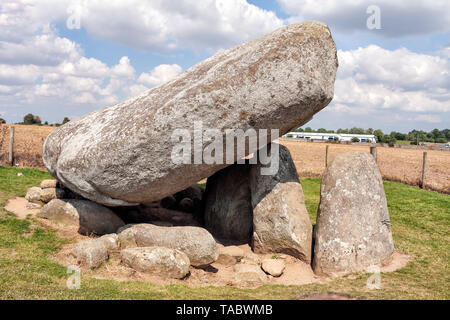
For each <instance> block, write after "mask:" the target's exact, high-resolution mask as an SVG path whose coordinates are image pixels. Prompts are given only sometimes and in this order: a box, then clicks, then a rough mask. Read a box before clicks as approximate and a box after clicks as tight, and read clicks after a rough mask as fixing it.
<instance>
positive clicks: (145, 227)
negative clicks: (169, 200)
mask: <svg viewBox="0 0 450 320" xmlns="http://www.w3.org/2000/svg"><path fill="white" fill-rule="evenodd" d="M118 235H119V240H120V244H121V247H122V248H127V247H151V246H157V247H167V248H171V249H177V250H180V251H182V252H184V253H185V254H186V255H187V256H188V257H189V260H190V262H191V265H193V266H196V267H202V266H206V265H209V264H211V263H213V262H215V261H216V260H217V258H218V257H219V249H218V247H217V244H216V241H215V240H214V238H213V236H212V235H211V234H210V233H209V232H208V231H207V230H206V229H203V228H200V227H190V226H186V227H160V226H155V225H152V224H144V223H142V224H136V225H132V226H129V227H127V228H122V229H120V230H119V232H118Z"/></svg>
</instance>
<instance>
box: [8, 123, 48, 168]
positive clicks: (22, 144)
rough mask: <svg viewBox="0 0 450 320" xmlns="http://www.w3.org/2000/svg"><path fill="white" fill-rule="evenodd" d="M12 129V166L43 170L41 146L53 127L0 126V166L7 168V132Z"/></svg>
mask: <svg viewBox="0 0 450 320" xmlns="http://www.w3.org/2000/svg"><path fill="white" fill-rule="evenodd" d="M11 126H13V127H14V130H15V132H14V164H15V165H18V166H20V167H31V168H44V164H43V162H42V146H43V144H44V141H45V138H46V137H47V136H48V135H49V134H50V132H52V131H53V130H54V129H55V127H50V126H30V125H18V124H15V125H0V165H2V166H7V165H9V164H8V154H9V151H8V150H9V132H10V127H11Z"/></svg>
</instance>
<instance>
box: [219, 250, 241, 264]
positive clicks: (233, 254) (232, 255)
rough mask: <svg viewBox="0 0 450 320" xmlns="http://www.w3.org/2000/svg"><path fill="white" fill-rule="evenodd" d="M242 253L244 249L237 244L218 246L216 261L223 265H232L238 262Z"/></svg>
mask: <svg viewBox="0 0 450 320" xmlns="http://www.w3.org/2000/svg"><path fill="white" fill-rule="evenodd" d="M244 255H245V253H244V250H242V249H241V248H239V247H237V246H227V247H219V258H218V259H217V261H216V262H217V263H219V264H222V265H225V266H232V265H235V264H236V263H238V262H240V261H241V260H242V258H243V257H244Z"/></svg>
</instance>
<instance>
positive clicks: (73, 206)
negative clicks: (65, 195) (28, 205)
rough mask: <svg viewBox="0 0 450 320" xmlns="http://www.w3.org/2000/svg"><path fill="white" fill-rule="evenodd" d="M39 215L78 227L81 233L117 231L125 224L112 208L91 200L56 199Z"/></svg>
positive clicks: (100, 233)
mask: <svg viewBox="0 0 450 320" xmlns="http://www.w3.org/2000/svg"><path fill="white" fill-rule="evenodd" d="M38 216H39V217H41V218H45V219H49V220H52V221H55V222H57V223H60V224H62V225H67V226H75V227H78V228H79V230H78V232H79V233H81V234H87V235H89V234H91V233H94V234H98V235H103V234H108V233H115V232H116V231H117V229H119V228H120V227H122V226H123V225H124V223H123V221H122V219H120V218H119V217H118V216H117V215H116V214H115V213H114V212H112V211H111V210H110V209H108V208H106V207H104V206H102V205H100V204H98V203H95V202H92V201H89V200H76V199H65V200H62V199H54V200H52V201H50V202H49V203H47V204H46V205H45V206H43V207H42V209H41V211H40V212H39V213H38Z"/></svg>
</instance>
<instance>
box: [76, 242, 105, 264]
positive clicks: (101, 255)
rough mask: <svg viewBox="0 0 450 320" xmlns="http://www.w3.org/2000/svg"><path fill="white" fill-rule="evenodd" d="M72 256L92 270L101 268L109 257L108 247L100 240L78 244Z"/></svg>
mask: <svg viewBox="0 0 450 320" xmlns="http://www.w3.org/2000/svg"><path fill="white" fill-rule="evenodd" d="M72 255H73V256H74V257H76V258H77V261H78V263H80V264H82V265H86V266H87V267H89V268H91V269H95V268H98V267H100V265H101V264H102V263H103V262H104V261H106V260H107V259H108V257H109V254H108V247H107V246H106V245H105V243H104V242H103V241H99V240H98V239H93V240H86V241H81V242H78V243H77V244H76V245H75V246H74V247H73V248H72Z"/></svg>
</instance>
